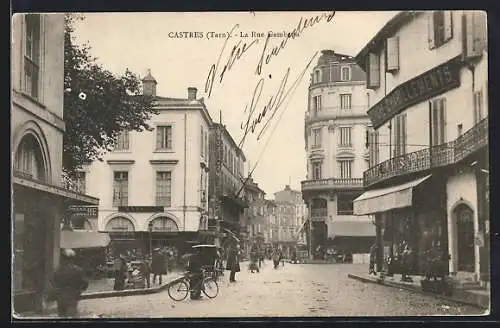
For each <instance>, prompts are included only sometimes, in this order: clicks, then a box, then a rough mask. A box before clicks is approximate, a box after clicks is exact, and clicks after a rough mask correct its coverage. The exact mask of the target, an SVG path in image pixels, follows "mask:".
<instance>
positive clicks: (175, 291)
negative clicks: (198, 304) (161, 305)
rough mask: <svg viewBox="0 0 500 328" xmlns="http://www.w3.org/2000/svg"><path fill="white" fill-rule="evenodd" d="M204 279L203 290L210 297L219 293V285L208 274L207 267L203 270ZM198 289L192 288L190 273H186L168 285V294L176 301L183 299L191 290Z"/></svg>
mask: <svg viewBox="0 0 500 328" xmlns="http://www.w3.org/2000/svg"><path fill="white" fill-rule="evenodd" d="M201 274H202V279H201V282H200V284H201V286H200V288H201V291H202V292H203V294H205V295H206V296H207V297H208V298H215V297H217V295H218V294H219V285H218V284H217V281H215V279H214V278H212V277H211V276H209V275H207V271H206V270H205V269H202V270H201ZM195 290H196V289H194V288H191V284H190V283H189V274H185V275H184V276H182V277H181V278H179V279H178V280H177V281H175V282H173V283H172V284H170V286H169V287H168V296H170V298H171V299H173V300H174V301H178V302H180V301H183V300H184V299H185V298H186V297H187V296H188V294H189V292H192V291H195Z"/></svg>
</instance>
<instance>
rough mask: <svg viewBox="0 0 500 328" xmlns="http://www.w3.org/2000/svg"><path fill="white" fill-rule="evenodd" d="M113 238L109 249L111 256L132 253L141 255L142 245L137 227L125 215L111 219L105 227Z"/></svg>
mask: <svg viewBox="0 0 500 328" xmlns="http://www.w3.org/2000/svg"><path fill="white" fill-rule="evenodd" d="M105 230H106V231H107V232H108V233H109V236H110V238H111V243H110V246H109V250H110V252H111V254H110V255H111V256H118V255H119V254H132V255H131V256H140V254H135V253H140V252H141V250H140V249H141V247H140V246H141V245H140V243H139V241H138V240H137V238H136V233H135V227H134V224H133V223H132V221H131V220H130V219H128V218H126V217H123V216H116V217H114V218H112V219H111V220H109V222H108V223H107V224H106V229H105Z"/></svg>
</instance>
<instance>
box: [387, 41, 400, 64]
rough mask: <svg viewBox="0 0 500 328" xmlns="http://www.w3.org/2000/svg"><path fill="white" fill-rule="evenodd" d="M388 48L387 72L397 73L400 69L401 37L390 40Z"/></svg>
mask: <svg viewBox="0 0 500 328" xmlns="http://www.w3.org/2000/svg"><path fill="white" fill-rule="evenodd" d="M386 46H387V49H386V53H387V58H386V64H387V66H386V70H387V71H388V72H392V71H397V70H398V69H399V37H397V36H395V37H392V38H388V39H387V44H386Z"/></svg>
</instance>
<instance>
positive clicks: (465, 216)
mask: <svg viewBox="0 0 500 328" xmlns="http://www.w3.org/2000/svg"><path fill="white" fill-rule="evenodd" d="M455 218H456V228H457V235H456V237H457V241H458V243H457V246H458V247H457V253H458V254H457V270H458V271H466V272H474V262H475V255H474V216H473V211H472V209H471V208H470V207H469V206H467V205H465V204H460V205H458V207H457V208H456V209H455Z"/></svg>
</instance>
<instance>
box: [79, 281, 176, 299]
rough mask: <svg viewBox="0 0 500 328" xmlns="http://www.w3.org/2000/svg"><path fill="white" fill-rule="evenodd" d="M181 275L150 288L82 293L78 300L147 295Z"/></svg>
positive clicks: (165, 286) (157, 291)
mask: <svg viewBox="0 0 500 328" xmlns="http://www.w3.org/2000/svg"><path fill="white" fill-rule="evenodd" d="M180 277H181V275H179V277H176V278H172V279H170V280H169V281H168V282H166V283H164V284H162V285H161V286H158V287H151V288H141V289H126V290H111V291H106V292H93V293H84V294H82V295H81V296H80V300H89V299H98V298H109V297H123V296H135V295H148V294H155V293H159V292H161V291H164V290H165V289H167V288H168V287H169V286H170V285H171V284H172V283H173V282H174V281H176V280H178V279H179V278H180Z"/></svg>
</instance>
